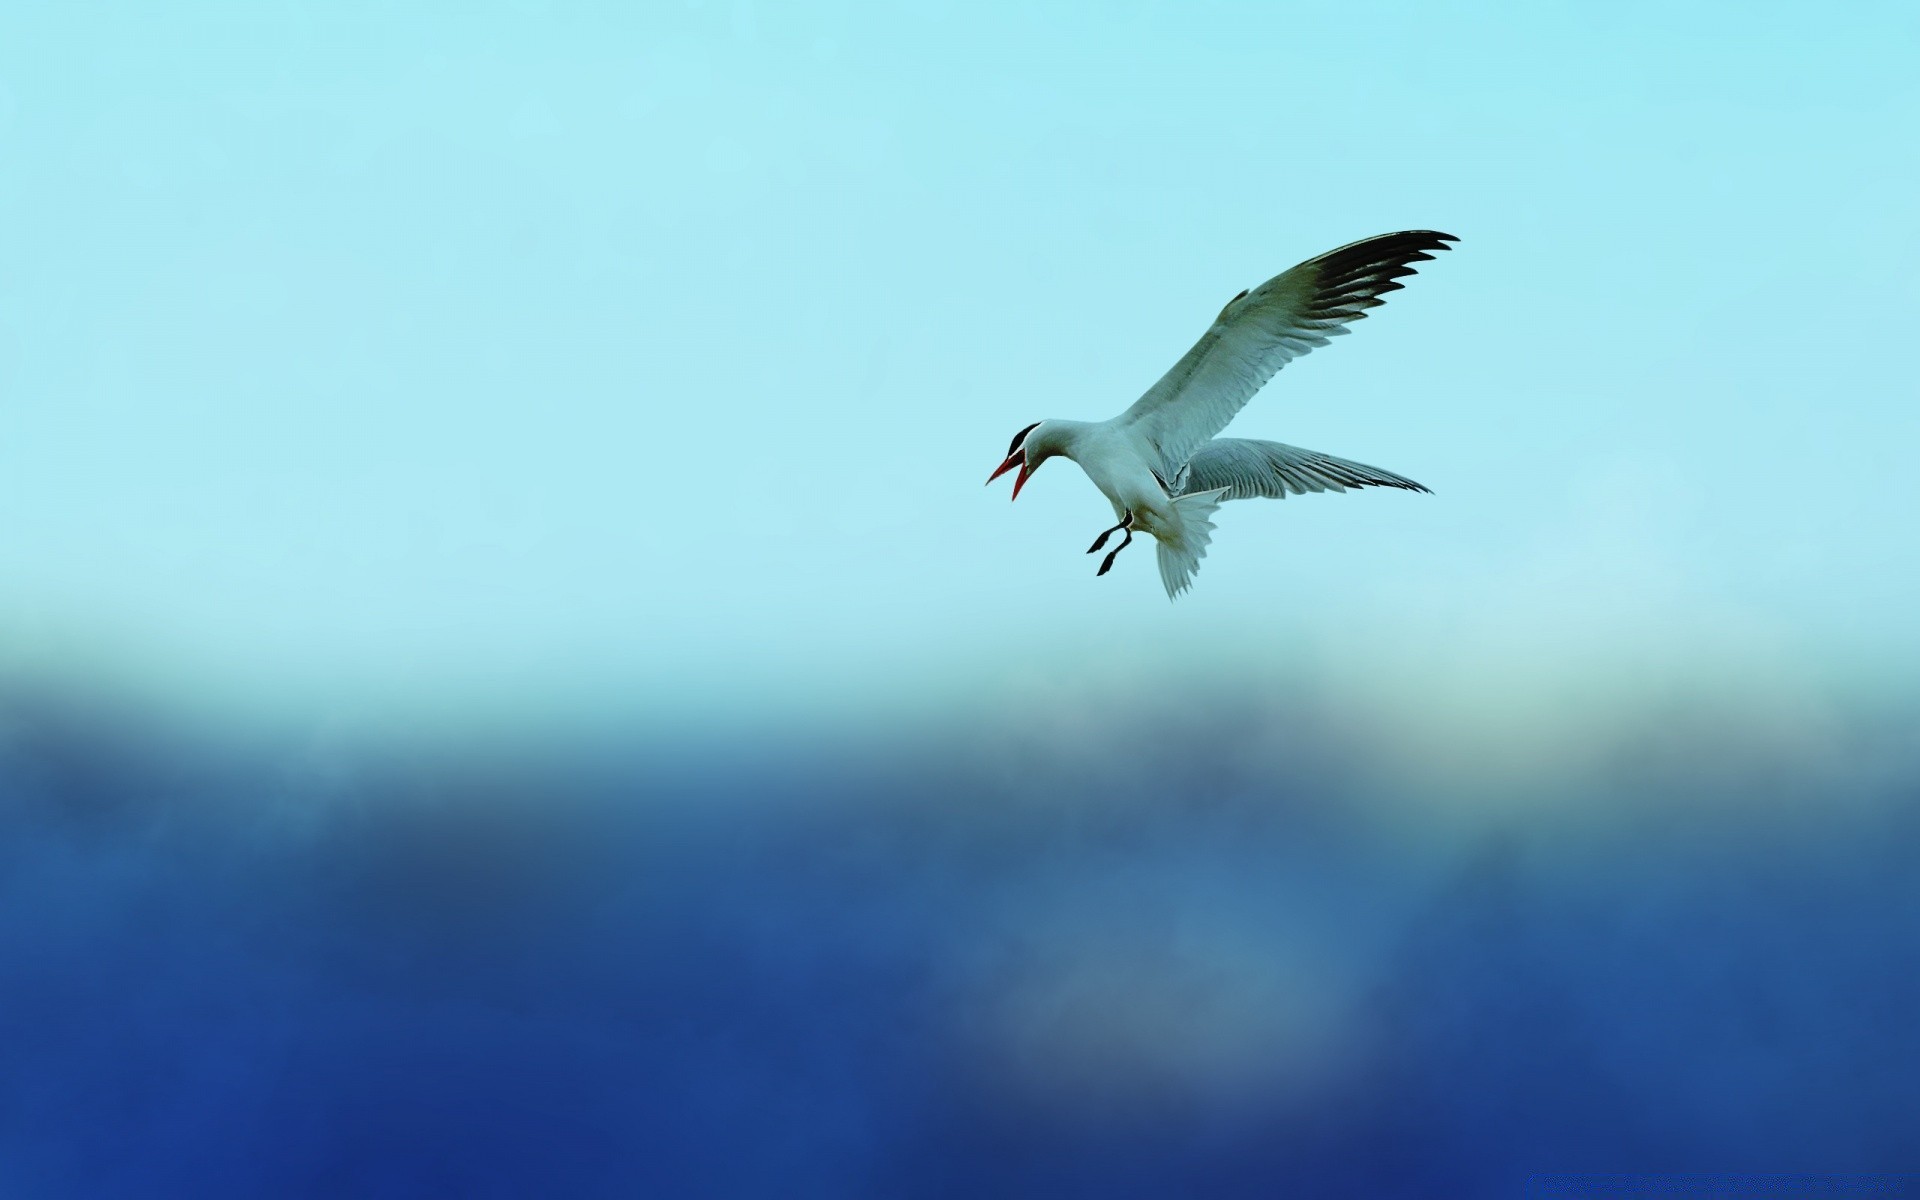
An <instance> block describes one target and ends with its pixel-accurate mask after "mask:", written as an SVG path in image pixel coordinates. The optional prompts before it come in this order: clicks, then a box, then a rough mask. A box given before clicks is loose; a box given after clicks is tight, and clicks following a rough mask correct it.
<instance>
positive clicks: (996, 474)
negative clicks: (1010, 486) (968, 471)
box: [987, 450, 1027, 483]
mask: <svg viewBox="0 0 1920 1200" xmlns="http://www.w3.org/2000/svg"><path fill="white" fill-rule="evenodd" d="M1026 457H1027V456H1026V455H1024V454H1022V453H1020V452H1019V451H1018V450H1015V451H1014V452H1013V453H1012V454H1009V455H1007V461H1005V462H1003V463H1001V464H1000V465H999V466H997V467H995V468H994V469H993V474H991V475H989V476H987V482H988V483H992V482H993V481H994V480H996V479H998V478H1000V477H1001V476H1002V475H1005V474H1006V473H1007V472H1008V471H1011V470H1013V469H1014V468H1015V467H1017V466H1019V465H1020V464H1021V463H1022V462H1023V461H1025V459H1026Z"/></svg>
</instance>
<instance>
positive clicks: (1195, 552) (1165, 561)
mask: <svg viewBox="0 0 1920 1200" xmlns="http://www.w3.org/2000/svg"><path fill="white" fill-rule="evenodd" d="M1227 490H1228V489H1226V488H1215V489H1214V490H1213V491H1210V492H1192V493H1190V494H1188V495H1185V496H1175V497H1174V498H1173V519H1174V523H1175V525H1176V526H1177V530H1176V533H1175V536H1174V537H1172V538H1170V539H1169V538H1161V539H1159V540H1160V546H1159V554H1160V582H1162V583H1164V584H1166V585H1167V599H1169V600H1173V599H1176V598H1178V597H1179V595H1180V593H1181V592H1184V591H1186V590H1187V588H1188V587H1190V586H1192V584H1193V573H1194V572H1195V571H1198V570H1199V569H1200V560H1201V559H1203V558H1205V557H1206V556H1207V543H1208V542H1210V541H1212V540H1213V520H1212V518H1213V511H1214V510H1215V509H1217V508H1219V507H1220V501H1221V500H1223V499H1225V498H1226V494H1227Z"/></svg>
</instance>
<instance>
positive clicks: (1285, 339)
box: [1118, 229, 1457, 475]
mask: <svg viewBox="0 0 1920 1200" xmlns="http://www.w3.org/2000/svg"><path fill="white" fill-rule="evenodd" d="M1456 240H1457V239H1456V238H1454V237H1453V236H1452V235H1451V234H1446V233H1436V232H1434V231H1433V230H1427V229H1413V230H1408V231H1406V232H1404V233H1388V234H1382V235H1381V236H1379V237H1372V238H1367V239H1365V240H1363V241H1358V242H1354V243H1353V244H1351V245H1347V246H1342V247H1340V248H1339V249H1337V250H1329V251H1328V252H1327V253H1325V254H1322V255H1321V256H1319V257H1318V258H1312V259H1308V260H1307V261H1306V262H1303V263H1301V264H1300V265H1299V266H1297V267H1294V268H1293V269H1291V270H1289V271H1286V272H1284V273H1282V274H1280V275H1276V276H1274V277H1273V278H1272V279H1269V280H1268V281H1267V282H1265V283H1263V284H1261V285H1260V286H1259V287H1257V288H1254V289H1253V290H1251V291H1248V292H1243V293H1241V294H1240V295H1238V296H1235V297H1234V298H1233V299H1232V300H1231V301H1229V302H1228V303H1227V306H1226V307H1225V308H1223V309H1221V310H1220V315H1219V316H1218V317H1216V318H1214V322H1213V325H1212V326H1211V327H1210V328H1209V329H1208V330H1207V332H1206V333H1205V334H1203V335H1201V338H1200V340H1199V341H1198V342H1196V343H1194V345H1193V348H1192V349H1190V350H1188V351H1187V353H1186V354H1185V355H1184V356H1183V357H1182V358H1181V359H1180V361H1179V362H1177V363H1175V364H1174V365H1173V368H1172V369H1171V370H1169V371H1168V372H1167V373H1166V374H1165V375H1164V376H1162V377H1161V379H1160V381H1159V382H1158V383H1156V384H1154V385H1153V387H1151V388H1149V389H1148V390H1147V393H1146V394H1145V395H1144V396H1141V397H1140V399H1139V400H1137V401H1135V402H1134V404H1133V406H1132V407H1131V408H1129V409H1127V411H1126V412H1124V413H1122V414H1121V415H1120V417H1119V421H1118V423H1119V424H1121V425H1131V426H1134V427H1136V428H1138V429H1139V430H1140V432H1141V433H1143V434H1145V435H1146V438H1147V440H1148V441H1149V442H1150V443H1151V444H1152V446H1153V448H1154V451H1155V452H1156V453H1157V454H1158V455H1159V458H1160V467H1161V469H1162V470H1163V471H1164V472H1165V473H1166V474H1169V475H1171V474H1172V473H1174V472H1176V471H1178V470H1179V469H1180V465H1181V464H1182V463H1184V462H1185V461H1186V460H1187V456H1188V455H1190V454H1192V453H1193V452H1194V451H1195V450H1197V449H1199V447H1200V445H1201V443H1203V442H1205V441H1206V440H1207V439H1208V438H1211V437H1213V436H1214V435H1215V434H1217V433H1219V432H1220V431H1221V430H1222V429H1225V428H1226V427H1227V423H1228V422H1230V421H1232V420H1233V418H1234V415H1235V414H1236V413H1238V412H1239V411H1240V410H1241V409H1242V408H1243V407H1245V406H1246V403H1247V401H1248V400H1251V399H1252V398H1253V395H1254V393H1255V392H1257V391H1259V390H1260V389H1261V388H1262V387H1263V386H1265V385H1266V382H1267V381H1268V380H1269V379H1272V378H1273V376H1274V373H1275V372H1277V371H1278V370H1279V369H1280V368H1281V367H1284V366H1286V365H1287V364H1288V363H1289V362H1292V361H1293V360H1294V359H1296V358H1299V357H1300V356H1301V355H1303V354H1306V353H1308V352H1309V351H1311V350H1313V348H1314V347H1316V346H1324V345H1326V344H1327V342H1328V340H1329V339H1332V338H1335V337H1338V336H1340V335H1341V334H1344V333H1347V332H1349V330H1348V328H1347V327H1348V326H1349V325H1350V324H1352V323H1353V322H1354V321H1358V320H1360V319H1362V318H1363V317H1365V316H1366V315H1367V310H1368V309H1370V308H1377V307H1379V306H1380V305H1381V304H1383V303H1385V301H1384V300H1383V299H1382V297H1383V296H1385V295H1386V294H1387V293H1388V292H1393V291H1398V290H1399V289H1400V288H1401V287H1403V286H1404V285H1403V284H1401V283H1399V282H1397V281H1398V280H1400V279H1402V278H1404V277H1405V276H1408V275H1411V274H1413V273H1414V268H1413V264H1414V263H1416V262H1424V261H1427V260H1429V259H1431V258H1432V257H1433V253H1434V252H1435V251H1440V250H1445V249H1446V248H1447V244H1448V243H1449V242H1453V241H1456Z"/></svg>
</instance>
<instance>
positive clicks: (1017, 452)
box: [987, 421, 1045, 500]
mask: <svg viewBox="0 0 1920 1200" xmlns="http://www.w3.org/2000/svg"><path fill="white" fill-rule="evenodd" d="M1043 424H1045V422H1043V421H1035V422H1034V423H1033V424H1031V425H1029V426H1027V427H1026V428H1025V429H1022V430H1021V431H1020V432H1019V433H1016V434H1014V435H1013V441H1012V442H1010V443H1008V445H1007V461H1005V462H1003V463H1001V464H1000V465H999V466H998V467H996V468H994V472H993V474H991V475H989V476H987V482H988V483H992V482H993V481H994V480H996V479H998V478H1000V477H1001V476H1002V475H1005V474H1006V473H1007V472H1008V471H1011V470H1013V469H1014V468H1015V467H1019V468H1020V475H1019V477H1018V478H1016V479H1015V480H1014V481H1013V498H1014V499H1015V500H1018V499H1019V498H1020V489H1021V488H1023V487H1025V486H1026V485H1027V477H1028V476H1030V475H1032V474H1033V469H1034V468H1035V467H1037V466H1039V465H1040V460H1039V459H1029V458H1028V457H1027V451H1026V445H1027V435H1028V434H1030V433H1032V432H1033V431H1034V430H1036V429H1038V428H1040V426H1041V425H1043Z"/></svg>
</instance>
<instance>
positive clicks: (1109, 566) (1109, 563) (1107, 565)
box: [1093, 520, 1133, 579]
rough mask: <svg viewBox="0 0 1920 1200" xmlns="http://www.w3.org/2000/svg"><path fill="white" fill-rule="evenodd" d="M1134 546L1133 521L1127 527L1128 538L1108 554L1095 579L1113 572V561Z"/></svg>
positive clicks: (1123, 539)
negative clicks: (1123, 551)
mask: <svg viewBox="0 0 1920 1200" xmlns="http://www.w3.org/2000/svg"><path fill="white" fill-rule="evenodd" d="M1132 544H1133V525H1132V523H1131V520H1129V523H1128V525H1127V536H1126V537H1124V538H1122V539H1120V544H1119V545H1118V546H1115V547H1114V548H1113V549H1112V550H1111V551H1110V552H1109V553H1108V554H1107V557H1106V559H1105V560H1103V561H1102V562H1101V564H1100V569H1099V570H1098V571H1095V572H1094V573H1093V575H1094V578H1096V579H1098V578H1099V577H1100V576H1102V575H1105V574H1106V573H1107V572H1108V571H1111V570H1113V560H1114V559H1116V558H1119V557H1120V552H1121V551H1122V550H1125V549H1126V548H1127V547H1128V546H1131V545H1132Z"/></svg>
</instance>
